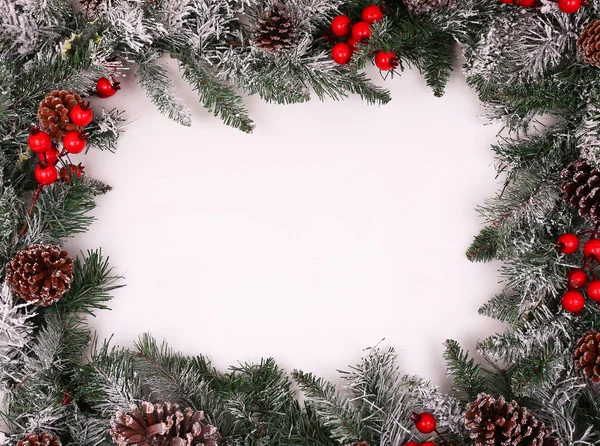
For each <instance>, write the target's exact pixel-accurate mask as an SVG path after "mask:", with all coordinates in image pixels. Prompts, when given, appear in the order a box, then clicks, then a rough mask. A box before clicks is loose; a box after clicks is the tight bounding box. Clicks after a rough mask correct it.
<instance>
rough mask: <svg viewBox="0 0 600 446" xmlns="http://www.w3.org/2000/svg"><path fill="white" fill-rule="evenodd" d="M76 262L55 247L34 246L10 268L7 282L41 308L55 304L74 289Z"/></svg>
mask: <svg viewBox="0 0 600 446" xmlns="http://www.w3.org/2000/svg"><path fill="white" fill-rule="evenodd" d="M72 280H73V259H72V258H71V257H69V254H68V253H67V251H63V250H62V249H60V248H59V247H58V246H54V245H33V246H30V247H28V248H25V249H23V250H21V251H19V252H18V253H17V254H16V255H15V256H14V257H13V258H12V259H11V260H10V262H8V264H7V265H6V281H7V283H8V285H9V286H10V287H11V289H12V290H13V291H14V292H15V294H16V295H17V296H18V297H20V298H22V299H24V300H25V301H27V302H30V303H33V304H35V305H38V306H43V307H45V306H48V305H52V304H53V303H54V302H56V301H58V300H59V299H60V298H61V297H62V296H63V294H65V293H66V292H67V291H69V288H71V282H72Z"/></svg>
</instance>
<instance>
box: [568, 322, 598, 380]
mask: <svg viewBox="0 0 600 446" xmlns="http://www.w3.org/2000/svg"><path fill="white" fill-rule="evenodd" d="M573 358H574V359H575V366H576V367H577V369H578V370H581V372H582V373H583V375H584V376H585V377H586V378H590V379H591V380H592V382H593V383H600V332H598V331H596V330H589V331H588V332H587V333H586V334H584V335H583V336H582V337H581V339H580V340H579V341H578V342H577V346H576V347H575V351H574V352H573Z"/></svg>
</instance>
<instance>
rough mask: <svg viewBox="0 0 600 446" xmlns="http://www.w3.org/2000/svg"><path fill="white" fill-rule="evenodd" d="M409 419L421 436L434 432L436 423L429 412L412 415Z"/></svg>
mask: <svg viewBox="0 0 600 446" xmlns="http://www.w3.org/2000/svg"><path fill="white" fill-rule="evenodd" d="M411 419H412V420H413V421H414V422H415V427H416V428H417V430H418V431H419V432H421V433H422V434H430V433H432V432H433V431H435V428H436V426H437V422H436V421H435V417H434V416H433V415H432V414H430V413H429V412H423V413H419V414H413V416H412V417H411Z"/></svg>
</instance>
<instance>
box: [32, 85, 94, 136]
mask: <svg viewBox="0 0 600 446" xmlns="http://www.w3.org/2000/svg"><path fill="white" fill-rule="evenodd" d="M78 104H79V105H81V104H83V100H82V99H81V96H79V94H77V93H75V92H74V91H65V90H55V91H53V92H52V93H48V94H47V95H46V97H45V98H44V100H43V101H42V102H41V103H40V106H39V107H38V119H39V121H40V127H41V129H42V130H44V131H46V132H48V133H49V134H50V136H51V137H52V139H54V140H56V141H60V140H62V137H63V136H64V134H65V133H67V132H72V131H78V132H80V131H82V130H83V129H82V128H81V127H79V126H77V125H75V124H73V123H72V122H71V120H70V119H69V112H70V111H71V109H72V108H73V107H75V106H76V105H78Z"/></svg>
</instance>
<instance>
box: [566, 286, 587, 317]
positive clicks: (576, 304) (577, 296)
mask: <svg viewBox="0 0 600 446" xmlns="http://www.w3.org/2000/svg"><path fill="white" fill-rule="evenodd" d="M562 306H563V308H564V309H565V310H566V311H568V312H569V313H579V312H580V311H581V310H583V307H584V306H585V298H584V297H583V294H581V293H580V292H579V291H575V290H570V291H567V292H566V293H565V294H563V297H562Z"/></svg>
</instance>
